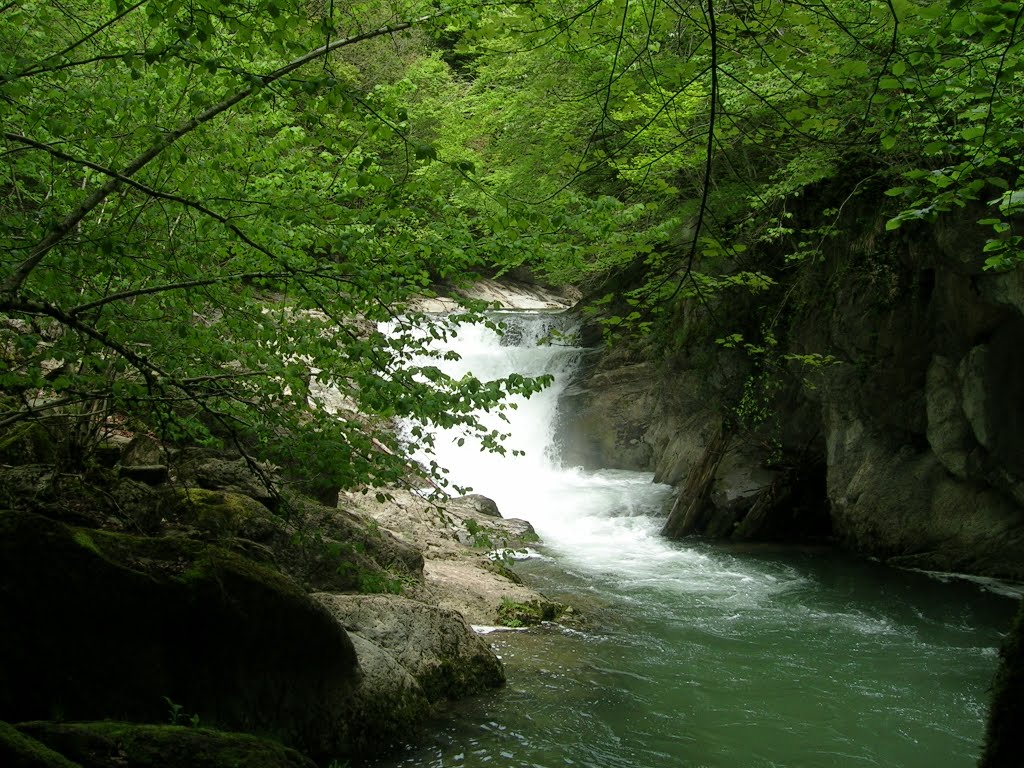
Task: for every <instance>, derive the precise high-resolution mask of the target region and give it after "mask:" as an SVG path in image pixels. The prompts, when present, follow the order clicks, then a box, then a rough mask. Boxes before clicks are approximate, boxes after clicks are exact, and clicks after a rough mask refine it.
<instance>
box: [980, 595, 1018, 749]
mask: <svg viewBox="0 0 1024 768" xmlns="http://www.w3.org/2000/svg"><path fill="white" fill-rule="evenodd" d="M1000 656H1001V659H1002V660H1001V663H1000V665H999V670H998V671H997V672H996V678H995V681H994V682H993V684H992V705H991V708H990V710H989V717H988V728H987V730H986V735H985V752H984V755H983V756H982V758H981V762H980V763H978V768H1020V766H1021V765H1022V764H1024V763H1022V761H1024V730H1022V729H1021V727H1020V717H1021V712H1024V603H1022V604H1021V607H1020V609H1019V610H1018V611H1017V617H1016V618H1015V619H1014V622H1013V626H1012V627H1011V628H1010V634H1009V635H1007V637H1006V640H1005V641H1004V642H1003V648H1002V652H1001V654H1000Z"/></svg>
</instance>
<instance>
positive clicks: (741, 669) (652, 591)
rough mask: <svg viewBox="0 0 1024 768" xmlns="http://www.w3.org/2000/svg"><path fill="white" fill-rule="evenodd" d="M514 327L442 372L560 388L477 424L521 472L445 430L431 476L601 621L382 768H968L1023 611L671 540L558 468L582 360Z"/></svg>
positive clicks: (620, 502)
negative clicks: (513, 526) (561, 420)
mask: <svg viewBox="0 0 1024 768" xmlns="http://www.w3.org/2000/svg"><path fill="white" fill-rule="evenodd" d="M502 317H503V319H504V320H505V321H506V322H507V323H508V324H509V326H510V331H509V333H508V334H506V337H505V339H504V341H503V340H502V339H501V337H499V336H498V335H497V334H495V333H494V332H492V331H490V330H488V329H487V328H485V327H483V326H471V327H466V326H464V327H462V328H460V329H459V332H458V336H457V337H456V338H454V339H451V340H450V341H449V342H448V343H449V344H450V348H452V349H454V350H456V351H457V352H458V353H459V355H460V356H461V358H462V359H461V360H459V361H457V362H456V361H446V362H440V361H432V364H436V365H438V367H442V368H444V369H445V370H446V372H447V373H449V374H452V375H455V376H461V375H462V374H464V373H466V372H472V373H473V374H474V375H476V376H477V377H478V378H480V379H483V380H487V379H493V378H499V377H504V376H507V375H509V374H510V373H513V372H517V373H520V374H523V375H527V376H537V375H541V374H553V375H554V376H555V383H554V385H553V386H552V387H550V388H548V389H547V390H545V391H543V392H541V393H539V394H536V395H534V396H533V397H531V398H530V399H529V400H523V399H521V398H520V399H519V400H518V408H517V409H516V410H512V411H506V412H505V413H506V415H507V416H508V419H509V421H508V422H507V423H506V422H504V421H502V420H501V419H500V418H499V417H498V415H497V414H496V413H492V414H484V415H483V416H482V418H483V420H484V422H485V423H486V424H488V426H489V428H494V429H497V430H498V431H499V432H509V433H511V437H510V438H509V440H508V441H507V446H508V448H509V450H510V452H509V454H508V455H506V456H499V455H495V454H490V453H487V452H482V451H481V450H480V448H479V444H478V443H477V442H476V441H474V440H472V439H470V438H469V437H468V436H467V435H465V434H463V433H461V432H453V433H449V434H438V435H437V444H436V456H435V458H436V460H437V461H438V462H439V464H441V465H442V466H445V467H447V468H448V469H449V470H450V475H449V477H450V478H451V479H452V480H453V481H454V482H455V483H456V484H459V485H465V486H471V487H472V488H473V489H474V491H475V492H478V493H482V494H485V495H487V496H490V497H491V498H493V499H494V500H495V501H496V502H497V503H498V506H499V508H500V510H501V512H502V514H503V515H504V516H505V517H521V518H525V519H527V520H529V521H530V522H531V523H533V525H534V527H535V528H536V529H537V532H538V533H539V534H540V535H541V538H542V539H543V541H544V546H543V551H544V553H545V554H546V555H547V556H548V558H549V559H548V560H546V561H539V562H538V561H530V562H527V563H524V564H522V565H521V566H520V567H521V568H522V569H525V570H526V571H527V572H528V573H530V574H532V576H533V577H534V578H535V579H539V580H540V581H541V582H542V586H543V587H544V588H545V589H552V588H553V589H555V590H558V591H560V592H571V593H572V594H574V595H579V596H580V597H581V599H582V598H583V593H586V594H587V596H588V597H587V604H588V605H589V606H591V607H592V608H593V610H594V611H597V612H599V614H600V621H599V622H598V623H597V624H595V626H594V628H593V629H592V630H589V631H586V632H582V633H581V632H577V633H574V634H572V636H571V639H567V638H554V639H552V638H551V637H550V636H545V635H544V634H543V633H542V634H527V635H522V636H518V635H516V636H507V637H502V638H499V639H497V640H495V641H494V642H495V643H496V646H497V647H498V649H499V651H501V652H502V653H503V654H504V655H505V656H506V660H507V661H508V660H511V661H509V666H510V680H511V681H512V682H511V689H510V690H508V691H506V692H504V693H502V694H499V695H497V696H496V697H495V698H493V699H484V700H481V701H480V703H479V709H478V710H473V711H466V712H465V713H464V715H465V719H464V720H463V721H461V724H459V725H457V726H453V727H451V728H450V729H446V730H444V731H442V732H441V733H440V734H438V735H437V737H436V741H435V743H434V744H433V745H428V746H424V747H422V748H420V749H417V750H410V752H409V753H408V754H407V755H406V756H404V757H399V758H396V759H393V760H389V761H388V762H385V763H383V764H382V766H396V765H401V766H407V767H412V766H414V767H416V768H420V767H422V766H432V767H435V766H436V767H437V768H441V767H443V766H460V767H461V766H468V765H501V766H522V768H527V767H532V768H537V767H538V766H540V768H553V766H559V765H583V766H590V767H591V768H618V767H621V768H678V766H715V768H757V767H763V768H768V767H769V766H832V765H835V766H846V765H876V766H882V765H884V766H902V767H903V768H908V767H909V766H922V768H924V767H927V768H931V766H933V765H936V764H942V765H948V766H963V767H964V768H967V766H969V765H972V764H973V762H974V761H975V760H976V757H977V751H978V743H979V741H980V738H981V731H982V720H983V716H984V707H985V699H986V696H987V686H988V683H989V680H990V679H991V674H992V671H993V670H994V668H995V660H996V646H997V644H998V638H999V632H1000V629H1002V628H1003V627H1005V626H1006V623H1008V620H1009V617H1010V615H1011V614H1012V612H1013V610H1014V608H1015V606H1014V604H1013V601H1011V600H1007V599H1006V598H1003V597H998V596H996V595H992V594H990V593H981V592H980V591H978V588H977V587H976V586H975V585H968V584H964V583H957V584H940V583H938V582H936V581H934V580H932V579H929V578H927V577H925V576H921V575H917V574H907V573H901V572H898V571H893V570H891V569H886V568H882V567H880V566H877V565H873V564H870V563H864V562H861V561H855V560H850V559H847V558H843V557H842V556H840V555H838V554H835V553H827V552H826V553H822V552H808V551H801V550H784V549H770V550H763V549H757V548H749V547H748V548H745V549H744V550H742V551H730V550H728V549H725V548H722V547H715V546H711V545H709V544H705V543H699V542H686V543H679V542H671V541H667V540H665V539H662V538H661V537H660V536H659V535H658V531H659V530H660V526H661V522H662V519H663V514H664V512H665V508H666V505H667V502H668V501H669V494H670V489H668V488H666V487H665V486H660V485H657V484H655V483H653V482H651V479H652V478H651V476H650V475H648V474H644V473H637V472H621V471H598V472H584V471H582V470H580V469H578V468H573V467H563V466H561V465H560V463H559V461H558V455H557V448H556V445H555V427H556V422H557V419H556V415H557V408H558V398H559V394H560V393H561V392H562V390H563V388H564V387H565V385H566V383H567V381H568V379H569V377H570V376H571V374H572V373H573V371H574V370H575V367H576V366H577V365H578V364H579V363H580V360H581V355H582V351H581V350H579V349H576V348H572V347H567V346H559V345H557V344H555V345H540V346H538V345H537V344H536V341H537V340H538V339H540V338H541V337H543V336H546V335H547V332H548V330H549V329H550V328H551V326H552V325H553V324H557V323H558V321H559V320H558V318H557V317H556V316H552V315H546V314H530V315H527V314H523V313H512V314H506V315H503V316H502ZM459 438H463V440H464V444H463V445H462V446H459V445H458V440H459ZM512 450H522V451H525V455H523V456H513V455H512ZM531 569H533V570H531ZM570 599H571V598H570ZM567 643H569V645H566V644H567ZM513 662H514V663H515V664H518V665H519V666H518V667H516V668H515V669H513V668H512V664H513Z"/></svg>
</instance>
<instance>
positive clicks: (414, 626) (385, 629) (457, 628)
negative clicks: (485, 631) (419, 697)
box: [313, 594, 505, 702]
mask: <svg viewBox="0 0 1024 768" xmlns="http://www.w3.org/2000/svg"><path fill="white" fill-rule="evenodd" d="M313 597H314V599H316V600H317V601H319V602H320V603H321V604H322V605H323V606H324V607H326V608H327V609H328V610H329V611H330V612H331V614H332V615H333V616H334V617H335V618H336V619H337V620H338V621H339V622H340V623H341V625H342V626H344V627H345V630H346V631H347V632H349V633H351V634H356V635H358V636H360V637H362V638H363V639H365V640H368V641H370V642H372V643H373V644H374V645H377V646H379V647H381V648H383V649H385V650H386V651H388V652H389V653H390V654H391V655H392V656H393V657H394V658H395V659H396V660H397V661H398V663H399V664H401V665H402V667H404V668H405V669H406V670H408V672H409V674H410V675H412V677H413V678H414V679H415V680H416V681H417V683H418V684H419V685H420V687H421V688H422V690H423V693H424V694H425V695H426V697H427V699H429V700H430V701H431V702H436V701H440V700H442V699H458V698H461V697H463V696H467V695H470V694H474V693H479V692H480V691H483V690H486V689H488V688H496V687H499V686H501V685H503V684H504V683H505V674H504V672H503V670H502V667H501V662H500V661H498V658H497V657H496V656H495V655H494V652H493V651H491V649H490V647H489V646H488V645H487V643H485V642H484V641H483V640H482V639H481V638H480V637H479V636H478V635H477V634H476V633H475V632H474V631H473V629H472V628H471V627H470V626H469V624H467V623H466V620H465V619H464V618H463V617H462V615H461V614H459V613H456V612H455V611H451V610H446V609H444V608H438V607H435V606H432V605H427V604H426V603H421V602H418V601H416V600H409V599H406V598H403V597H398V596H395V595H366V596H362V595H359V596H357V595H331V594H317V595H314V596H313Z"/></svg>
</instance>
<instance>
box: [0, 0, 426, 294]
mask: <svg viewBox="0 0 1024 768" xmlns="http://www.w3.org/2000/svg"><path fill="white" fill-rule="evenodd" d="M440 14H441V12H438V13H437V14H431V15H427V16H421V17H419V18H417V19H414V20H413V21H404V22H401V23H399V24H390V25H387V26H384V27H380V28H379V29H375V30H372V31H370V32H364V33H362V34H359V35H353V36H352V37H345V38H341V39H339V40H335V41H334V42H332V43H329V44H327V45H322V46H320V47H319V48H315V49H314V50H312V51H309V52H308V53H305V54H303V55H302V56H299V57H298V58H297V59H294V60H292V61H291V62H289V63H288V64H286V65H284V66H283V67H280V68H279V69H276V70H274V71H273V72H271V73H269V74H267V75H262V76H256V77H255V78H254V79H255V80H257V81H258V82H254V83H252V84H250V85H249V86H248V87H246V88H243V89H242V90H240V91H237V92H235V93H234V94H233V95H231V96H229V97H228V98H226V99H224V100H223V101H221V102H219V103H218V104H214V105H213V106H212V107H209V108H208V109H206V110H204V111H203V112H201V113H199V114H198V115H196V116H195V117H193V118H192V119H191V120H187V121H186V122H184V123H182V124H181V125H179V126H178V127H177V128H175V129H174V130H173V131H169V132H167V133H166V134H164V135H163V136H161V137H160V138H159V139H157V141H156V142H154V143H153V144H152V145H151V146H150V147H149V149H147V150H146V151H145V152H143V153H142V154H140V155H139V156H138V157H136V158H135V159H134V160H132V161H131V162H130V163H128V165H127V166H125V168H124V170H122V171H119V172H118V171H112V172H110V175H111V177H110V179H109V181H107V183H106V184H104V185H102V186H101V187H98V188H97V189H95V190H93V192H92V193H91V194H90V195H89V196H88V197H87V198H86V199H85V200H84V201H82V203H81V204H79V205H78V207H76V208H75V209H74V210H73V211H72V212H71V213H69V214H68V215H67V216H65V217H64V219H62V220H61V221H60V222H59V223H57V224H56V225H54V227H53V228H52V229H51V230H50V231H49V232H48V233H47V235H46V236H45V237H44V238H43V239H42V240H41V241H40V242H39V243H38V244H37V245H36V246H35V247H34V248H33V249H32V251H31V252H30V253H29V255H28V256H27V257H26V258H25V259H24V260H23V261H22V262H21V263H20V264H19V265H18V266H17V268H16V269H15V270H14V271H13V272H12V273H11V275H10V276H9V277H8V278H7V280H6V281H5V282H4V284H3V286H2V287H0V296H3V297H13V296H14V295H15V294H16V293H17V292H18V290H19V289H20V288H21V286H22V285H23V284H24V282H25V280H27V279H28V276H29V275H30V274H31V273H32V271H33V270H34V269H35V268H36V267H37V266H39V263H40V262H41V261H42V260H43V259H44V258H45V257H46V254H47V253H49V252H50V250H51V249H52V248H53V247H54V246H56V245H57V244H58V243H59V242H61V241H62V240H63V239H64V238H65V237H67V235H68V233H70V232H71V230H72V229H74V228H75V227H76V226H77V225H78V224H79V222H81V221H82V220H83V219H84V218H85V217H86V216H88V215H89V213H90V212H91V211H92V210H93V209H95V208H96V207H97V206H98V205H99V204H100V203H102V202H103V201H104V200H105V199H106V198H107V197H108V196H109V195H110V194H111V193H112V192H113V191H114V190H115V189H117V188H118V187H119V186H120V185H121V184H122V183H124V182H126V181H128V180H130V179H131V177H132V176H134V175H135V174H136V173H138V172H139V171H140V170H142V169H143V168H144V167H146V166H147V165H148V164H149V163H150V162H151V161H152V160H153V159H154V158H156V157H158V156H159V155H160V154H161V153H163V152H164V150H166V149H168V148H169V147H170V146H172V145H173V144H174V143H175V142H176V141H178V139H180V138H181V137H183V136H185V135H187V134H189V133H191V132H192V131H194V130H196V129H197V128H198V127H199V126H201V125H204V124H205V123H208V122H210V121H211V120H213V119H214V118H215V117H217V116H218V115H220V114H221V113H223V112H226V111H227V110H229V109H231V108H232V107H233V106H235V105H236V104H238V103H239V102H240V101H243V100H245V99H246V98H248V97H249V96H251V95H252V94H254V93H255V92H256V91H257V90H259V88H262V87H264V86H267V85H270V84H271V83H273V82H275V81H277V80H280V79H281V78H282V77H284V76H286V75H288V74H290V73H292V72H294V71H295V70H297V69H299V68H300V67H302V66H305V65H306V64H308V63H309V62H311V61H314V60H316V59H318V58H320V57H321V56H326V55H327V54H328V53H330V52H331V51H335V50H337V49H339V48H344V47H346V46H349V45H354V44H356V43H359V42H362V41H364V40H370V39H373V38H376V37H381V36H383V35H390V34H394V33H395V32H401V31H402V30H404V29H409V28H410V27H412V26H414V25H416V24H420V23H423V22H425V21H429V20H430V19H432V18H437V17H438V16H439V15H440ZM4 135H5V136H7V137H8V138H10V137H11V136H14V137H16V138H21V137H17V134H7V133H5V134H4ZM40 148H42V149H47V151H49V149H50V148H48V146H47V145H41V146H40ZM76 162H77V161H76ZM97 170H98V169H97ZM107 170H108V169H104V170H103V171H102V172H104V173H106V172H107ZM154 191H155V190H154ZM159 194H160V195H161V196H165V197H166V198H167V199H172V198H171V196H166V195H165V194H164V193H159ZM182 200H183V199H179V200H178V202H182ZM210 213H212V212H210ZM236 234H237V233H236Z"/></svg>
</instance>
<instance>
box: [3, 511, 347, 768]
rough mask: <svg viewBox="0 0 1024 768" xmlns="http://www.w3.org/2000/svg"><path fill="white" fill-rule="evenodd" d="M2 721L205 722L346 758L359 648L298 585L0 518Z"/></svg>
mask: <svg viewBox="0 0 1024 768" xmlns="http://www.w3.org/2000/svg"><path fill="white" fill-rule="evenodd" d="M0 604H2V605H3V606H4V622H3V624H0V718H2V719H5V720H8V721H12V722H17V721H22V720H49V719H57V720H63V719H75V720H99V719H106V718H113V719H125V720H131V721H142V722H147V721H148V722H165V721H166V720H167V717H168V707H167V703H166V700H165V697H166V699H170V700H171V701H174V702H176V703H177V704H179V705H181V707H182V708H183V709H184V711H186V712H188V713H190V714H196V715H198V716H199V718H200V720H201V722H203V723H208V724H211V725H214V726H217V727H222V728H226V729H228V730H239V731H245V732H251V733H260V734H269V735H273V736H275V737H277V738H280V739H281V740H282V741H283V742H285V743H286V744H289V745H291V746H295V747H297V748H300V749H303V750H304V751H308V752H310V753H312V754H315V755H323V754H328V753H331V752H334V751H338V750H343V749H344V748H345V745H346V743H347V739H348V738H349V733H348V730H349V729H350V727H351V724H350V723H348V722H347V717H348V712H349V709H348V707H349V702H348V697H349V695H350V693H351V691H352V690H353V689H354V687H355V686H356V684H357V682H358V674H359V673H358V667H357V661H356V656H355V651H354V648H353V646H352V643H351V640H350V639H349V637H348V636H347V634H346V633H345V632H344V630H343V629H342V628H341V627H340V626H339V625H338V624H337V622H335V621H334V619H333V618H332V617H331V616H330V615H329V614H328V613H327V612H326V611H324V609H323V608H321V607H320V606H318V605H316V604H315V603H313V602H312V601H311V600H310V599H309V598H308V597H307V595H306V594H305V592H304V591H303V590H302V589H301V588H300V587H298V586H297V585H296V584H294V583H293V582H292V581H290V580H289V579H287V578H286V577H284V576H282V575H281V574H279V573H276V572H274V571H272V570H269V569H267V568H264V567H261V566H259V565H257V564H255V563H252V562H250V561H247V560H245V559H244V558H241V557H239V556H237V555H234V554H232V553H230V552H227V551H225V550H223V549H220V548H217V547H214V546H210V545H208V544H205V543H203V542H198V541H190V540H187V539H180V538H179V539H173V538H146V537H138V536H127V535H123V534H115V533H109V532H104V531H99V530H91V529H85V528H73V527H70V526H66V525H63V524H61V523H58V522H55V521H53V520H50V519H47V518H44V517H41V516H38V515H33V514H29V513H24V512H11V511H7V512H0Z"/></svg>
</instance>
